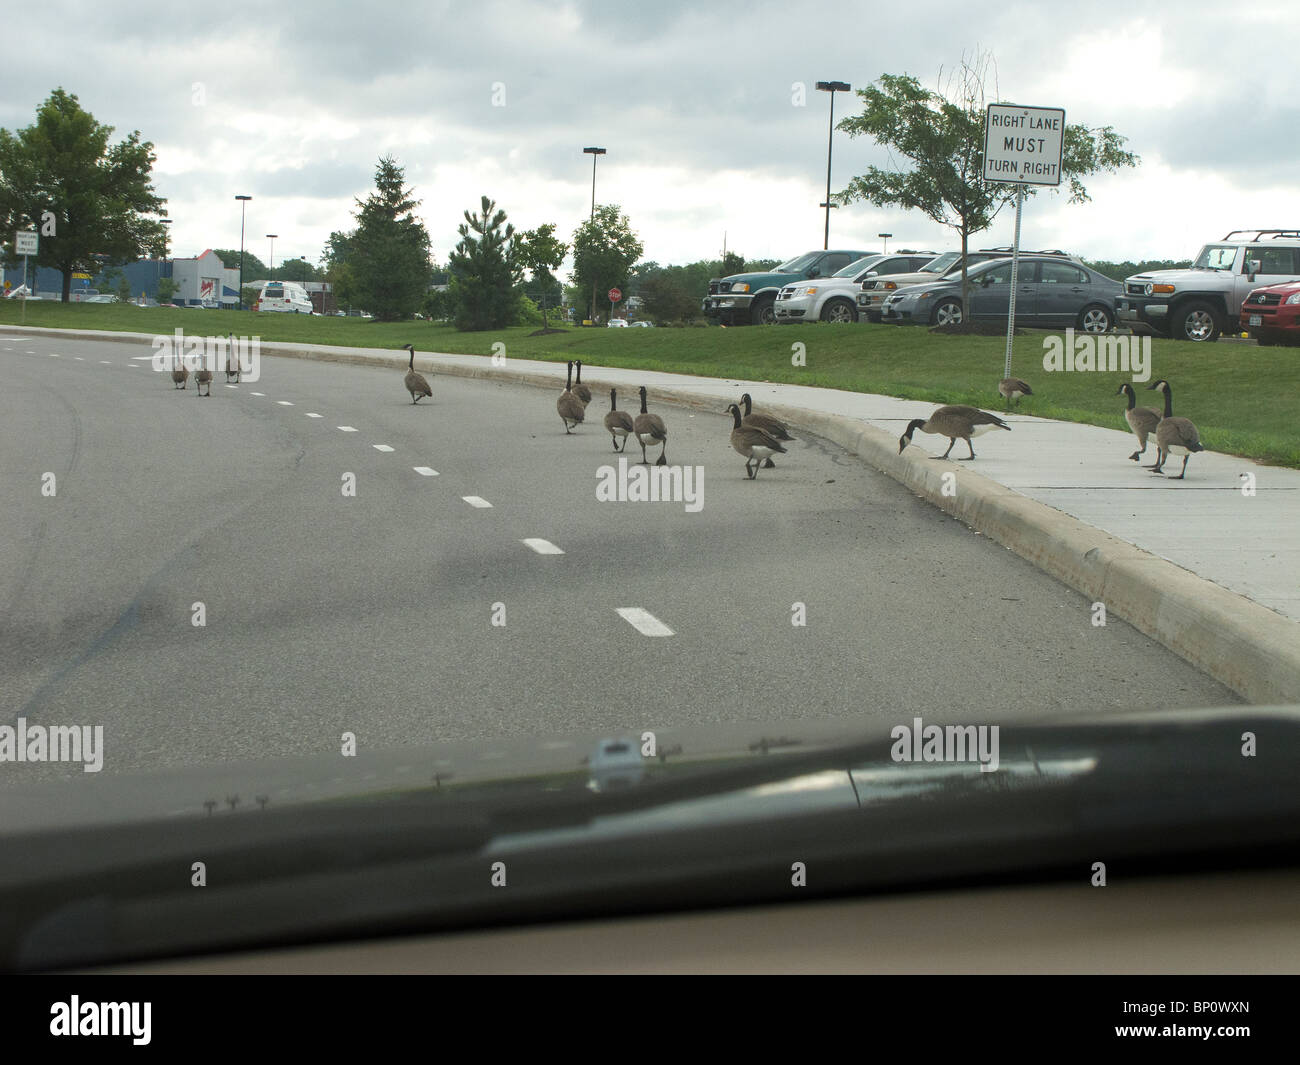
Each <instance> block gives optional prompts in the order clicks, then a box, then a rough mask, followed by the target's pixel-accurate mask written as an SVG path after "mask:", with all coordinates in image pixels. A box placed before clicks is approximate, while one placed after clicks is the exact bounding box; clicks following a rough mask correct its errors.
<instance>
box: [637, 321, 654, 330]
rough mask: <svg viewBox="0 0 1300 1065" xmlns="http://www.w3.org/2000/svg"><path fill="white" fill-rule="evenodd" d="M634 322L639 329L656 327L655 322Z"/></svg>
mask: <svg viewBox="0 0 1300 1065" xmlns="http://www.w3.org/2000/svg"><path fill="white" fill-rule="evenodd" d="M632 324H633V325H634V326H635V327H636V328H638V329H653V328H654V327H655V324H654V322H633V323H632Z"/></svg>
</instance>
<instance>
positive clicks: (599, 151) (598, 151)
mask: <svg viewBox="0 0 1300 1065" xmlns="http://www.w3.org/2000/svg"><path fill="white" fill-rule="evenodd" d="M582 154H583V155H589V156H591V220H592V221H595V219H596V156H598V155H604V154H605V149H604V148H583V149H582ZM589 317H590V319H591V321H592V322H595V320H596V279H595V278H594V277H593V278H592V279H591V311H590V314H589Z"/></svg>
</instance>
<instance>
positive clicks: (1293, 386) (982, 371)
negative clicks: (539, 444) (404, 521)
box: [0, 300, 1300, 469]
mask: <svg viewBox="0 0 1300 1065" xmlns="http://www.w3.org/2000/svg"><path fill="white" fill-rule="evenodd" d="M19 313H20V309H19V307H18V306H16V304H15V301H10V300H5V301H0V324H3V325H17V324H18V319H19ZM27 325H28V326H30V327H32V328H41V327H45V328H52V329H103V330H114V331H116V330H124V331H131V332H145V333H171V332H172V331H173V330H174V329H175V328H177V327H178V326H179V327H180V328H182V329H184V330H185V331H186V332H187V333H201V334H215V333H229V332H233V333H235V334H237V335H242V336H260V337H261V338H262V340H263V341H266V342H268V343H269V342H273V341H280V342H286V343H304V344H330V345H341V346H355V347H376V348H394V349H396V348H399V347H401V345H403V344H406V343H410V344H414V345H415V348H416V350H417V351H418V352H421V353H425V352H431V351H443V352H451V353H455V354H466V355H490V354H492V345H493V344H494V343H496V342H501V343H504V344H505V346H506V355H507V357H513V358H524V359H539V360H546V361H553V362H564V361H565V360H567V359H571V358H580V359H582V360H583V362H585V363H590V364H591V365H592V366H601V365H603V366H618V367H623V368H627V369H643V370H662V371H666V372H669V373H682V374H695V375H699V376H704V377H738V378H745V379H750V380H757V381H773V382H783V383H787V384H798V385H810V386H813V387H820V388H838V389H843V390H845V391H850V392H874V393H877V394H880V395H886V396H898V397H901V398H903V399H915V400H920V401H924V402H932V403H935V404H940V403H970V404H972V405H975V406H980V407H984V408H986V409H989V410H998V409H1001V408H1002V406H1003V400H1002V397H1001V396H999V395H998V393H997V383H998V380H999V379H1000V378H1001V377H1002V369H1003V359H1004V356H1005V350H1006V340H1005V338H1003V337H981V336H940V335H936V334H932V333H930V332H929V331H928V330H926V329H922V328H917V327H897V326H886V325H867V324H862V325H830V324H825V323H820V322H819V323H809V324H806V325H798V326H766V327H760V326H748V327H743V328H735V329H719V328H716V327H713V328H703V327H696V328H678V329H663V328H660V329H583V328H573V327H570V328H568V329H567V331H566V332H561V333H550V334H547V335H545V336H530V335H529V334H530V333H532V332H534V331H535V330H536V327H534V326H518V327H514V328H510V329H502V330H497V331H492V332H485V333H458V332H457V331H456V330H455V329H453V328H452V327H451V326H448V325H442V324H435V323H431V322H419V321H411V322H374V321H370V320H368V319H360V318H319V317H307V316H302V315H286V314H255V313H253V312H251V311H207V310H180V309H176V308H167V307H159V308H149V309H142V308H138V307H132V306H121V305H105V304H85V305H81V304H60V303H55V302H47V301H40V302H32V303H29V304H28V305H27ZM1049 335H1051V334H1049V333H1046V332H1042V331H1039V330H1026V331H1025V332H1024V334H1023V335H1021V336H1018V337H1017V338H1016V342H1015V354H1014V361H1013V364H1012V373H1013V374H1015V375H1016V376H1018V377H1023V378H1025V379H1026V380H1027V381H1029V383H1030V384H1031V385H1032V386H1033V388H1034V393H1035V394H1034V395H1033V396H1030V397H1028V398H1027V399H1024V400H1022V401H1021V404H1020V407H1019V413H1021V414H1027V415H1037V416H1039V417H1044V418H1058V419H1061V420H1063V421H1072V422H1083V423H1086V424H1089V425H1100V426H1104V427H1106V428H1109V429H1120V430H1127V426H1126V425H1125V422H1124V418H1123V408H1124V400H1123V398H1122V397H1120V396H1116V395H1115V391H1116V389H1117V388H1118V387H1119V384H1120V382H1121V381H1124V380H1129V377H1130V375H1127V374H1120V373H1109V372H1096V371H1093V372H1075V373H1047V372H1046V371H1044V369H1043V354H1044V339H1045V338H1046V337H1047V336H1049ZM797 344H800V345H803V349H804V352H805V358H806V363H807V364H806V366H794V365H792V364H791V358H792V355H793V354H794V346H795V345H797ZM1151 350H1152V358H1151V380H1152V381H1154V380H1157V379H1158V378H1161V377H1164V378H1167V379H1168V380H1169V382H1170V383H1171V384H1172V386H1173V389H1174V411H1175V413H1176V414H1179V415H1182V416H1184V417H1188V418H1191V419H1192V420H1193V421H1194V422H1195V423H1196V425H1197V427H1198V428H1199V429H1200V432H1201V441H1202V443H1204V444H1205V446H1206V447H1207V448H1209V449H1211V450H1213V451H1219V452H1224V453H1227V454H1233V455H1242V456H1244V457H1247V458H1251V459H1255V460H1257V461H1259V462H1264V463H1269V464H1272V465H1280V466H1290V467H1293V468H1297V469H1300V424H1298V423H1297V419H1296V409H1297V396H1300V349H1297V348H1285V347H1264V348H1261V347H1259V346H1257V345H1255V344H1250V343H1245V342H1236V341H1231V340H1222V341H1219V342H1218V343H1216V344H1203V345H1202V344H1190V343H1180V342H1177V341H1172V340H1161V339H1155V340H1153V341H1152V342H1151ZM1148 383H1149V382H1148ZM1134 387H1135V388H1137V389H1138V390H1139V403H1141V404H1144V405H1149V406H1153V407H1160V406H1161V400H1160V397H1159V396H1158V395H1157V394H1156V393H1152V394H1150V395H1143V394H1142V393H1141V390H1142V389H1143V388H1145V385H1144V384H1137V385H1135V386H1134Z"/></svg>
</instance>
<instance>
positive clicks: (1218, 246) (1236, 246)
mask: <svg viewBox="0 0 1300 1065" xmlns="http://www.w3.org/2000/svg"><path fill="white" fill-rule="evenodd" d="M1296 279H1300V230H1297V229H1234V230H1233V231H1232V232H1231V233H1229V234H1228V235H1227V236H1226V237H1224V238H1223V239H1222V240H1220V241H1216V242H1215V243H1213V244H1207V245H1205V247H1203V248H1202V249H1201V250H1200V253H1199V254H1198V255H1197V256H1196V259H1195V260H1194V261H1193V262H1192V265H1191V267H1190V268H1188V269H1186V270H1153V271H1151V272H1150V273H1147V274H1134V275H1133V276H1132V277H1129V278H1126V279H1125V281H1124V293H1123V295H1122V296H1121V297H1120V298H1119V300H1118V301H1117V303H1116V308H1115V309H1116V312H1117V313H1118V315H1119V319H1120V321H1121V322H1127V323H1128V324H1130V325H1132V324H1133V323H1135V322H1141V323H1142V324H1144V325H1147V326H1150V327H1151V328H1152V329H1153V330H1155V331H1156V332H1157V333H1162V334H1165V335H1167V336H1170V337H1173V338H1174V339H1176V340H1193V341H1202V342H1204V341H1210V340H1217V339H1218V338H1219V334H1220V333H1222V332H1224V331H1225V330H1227V331H1228V332H1233V333H1235V332H1237V331H1238V330H1239V329H1240V328H1241V304H1242V302H1243V301H1244V300H1245V298H1246V297H1247V296H1249V295H1250V293H1251V292H1252V291H1253V290H1254V289H1257V288H1264V287H1266V286H1268V285H1276V284H1280V283H1282V282H1285V281H1293V280H1296Z"/></svg>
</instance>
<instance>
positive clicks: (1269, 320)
mask: <svg viewBox="0 0 1300 1065" xmlns="http://www.w3.org/2000/svg"><path fill="white" fill-rule="evenodd" d="M1241 324H1242V326H1244V327H1245V329H1246V331H1247V332H1249V333H1250V335H1251V337H1252V338H1253V339H1255V340H1256V341H1258V342H1259V343H1260V344H1263V345H1265V346H1269V345H1272V344H1300V281H1287V282H1284V283H1283V284H1281V285H1269V286H1268V287H1267V288H1257V289H1255V291H1254V292H1252V293H1251V294H1250V295H1249V296H1247V297H1246V299H1245V301H1244V302H1243V303H1242V305H1241Z"/></svg>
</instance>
